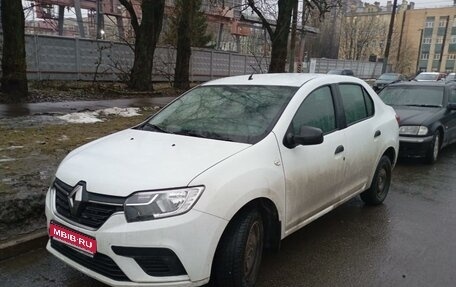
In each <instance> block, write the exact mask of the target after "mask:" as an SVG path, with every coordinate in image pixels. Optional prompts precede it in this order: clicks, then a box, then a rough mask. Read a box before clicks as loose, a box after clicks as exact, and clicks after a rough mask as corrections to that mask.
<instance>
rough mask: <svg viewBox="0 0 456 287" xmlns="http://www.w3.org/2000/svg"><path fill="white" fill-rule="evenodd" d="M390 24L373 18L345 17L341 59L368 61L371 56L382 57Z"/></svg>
mask: <svg viewBox="0 0 456 287" xmlns="http://www.w3.org/2000/svg"><path fill="white" fill-rule="evenodd" d="M387 32H388V23H386V22H385V21H383V20H382V19H381V18H379V17H376V16H375V15H372V16H363V17H356V16H350V17H345V18H344V19H343V20H342V29H341V37H340V38H341V42H340V53H339V57H341V58H344V59H349V60H366V59H368V58H369V56H370V55H382V54H383V48H384V47H383V46H384V41H385V39H386V35H387Z"/></svg>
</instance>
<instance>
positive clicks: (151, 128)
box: [141, 122, 172, 134]
mask: <svg viewBox="0 0 456 287" xmlns="http://www.w3.org/2000/svg"><path fill="white" fill-rule="evenodd" d="M141 129H142V130H146V131H154V132H161V133H165V134H172V132H170V131H167V130H165V129H164V128H162V127H159V126H157V125H154V124H151V123H149V122H147V123H145V124H144V125H143V126H142V127H141Z"/></svg>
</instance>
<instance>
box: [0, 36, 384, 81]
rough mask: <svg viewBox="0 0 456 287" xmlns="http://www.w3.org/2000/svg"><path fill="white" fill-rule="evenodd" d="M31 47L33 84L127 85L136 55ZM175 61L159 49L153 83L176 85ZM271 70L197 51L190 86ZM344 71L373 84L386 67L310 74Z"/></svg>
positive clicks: (86, 45)
mask: <svg viewBox="0 0 456 287" xmlns="http://www.w3.org/2000/svg"><path fill="white" fill-rule="evenodd" d="M1 36H2V35H1V34H0V41H2V37H1ZM25 41H26V53H27V77H28V79H29V80H64V81H65V80H73V81H77V80H82V81H124V80H126V77H128V75H129V71H130V69H131V67H132V65H133V59H134V57H133V56H134V55H133V50H132V47H130V46H129V45H128V44H126V43H118V42H109V41H100V40H90V39H79V38H68V37H58V36H47V35H26V36H25ZM175 59H176V50H175V49H174V48H172V47H157V49H156V50H155V55H154V69H153V72H152V81H172V80H173V76H174V67H175V61H176V60H175ZM268 66H269V58H265V57H254V56H252V55H243V54H239V53H232V52H224V51H217V50H211V49H199V48H193V49H192V56H191V59H190V80H191V81H208V80H211V79H216V78H221V77H227V76H234V75H244V74H251V73H266V72H267V70H268ZM341 68H345V69H351V70H353V71H354V73H355V76H357V77H360V78H363V79H371V78H377V77H378V76H380V75H381V69H382V63H372V62H360V61H349V60H335V59H314V58H312V59H311V61H310V65H309V67H308V69H306V70H307V71H309V72H311V73H327V72H328V71H329V70H333V69H341Z"/></svg>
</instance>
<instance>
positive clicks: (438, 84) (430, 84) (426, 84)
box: [388, 81, 456, 87]
mask: <svg viewBox="0 0 456 287" xmlns="http://www.w3.org/2000/svg"><path fill="white" fill-rule="evenodd" d="M450 85H456V82H444V81H429V82H418V81H410V82H398V83H394V84H391V85H388V87H396V86H420V87H445V86H450Z"/></svg>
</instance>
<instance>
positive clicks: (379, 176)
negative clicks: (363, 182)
mask: <svg viewBox="0 0 456 287" xmlns="http://www.w3.org/2000/svg"><path fill="white" fill-rule="evenodd" d="M390 185H391V161H390V159H389V157H387V156H386V155H384V156H382V158H381V159H380V161H379V163H378V165H377V169H376V170H375V174H374V178H373V179H372V184H371V186H370V188H369V189H367V190H366V191H364V192H362V193H361V199H362V200H363V201H364V202H365V203H366V204H367V205H379V204H382V203H383V201H384V200H385V198H386V196H387V195H388V191H389V188H390Z"/></svg>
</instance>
